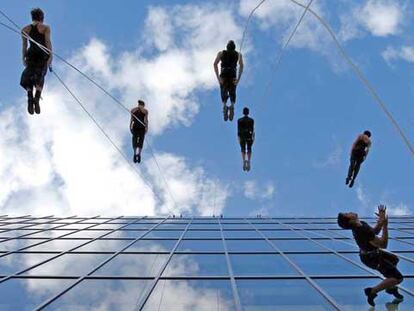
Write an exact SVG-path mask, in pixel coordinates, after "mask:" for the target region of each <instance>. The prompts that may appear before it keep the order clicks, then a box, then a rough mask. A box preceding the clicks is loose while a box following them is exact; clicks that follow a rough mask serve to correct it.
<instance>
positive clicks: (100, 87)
mask: <svg viewBox="0 0 414 311" xmlns="http://www.w3.org/2000/svg"><path fill="white" fill-rule="evenodd" d="M0 14H1V15H2V16H4V17H5V18H6V19H7V20H8V21H9V22H10V23H12V24H13V25H14V26H15V27H16V29H18V30H19V31H16V30H15V29H13V28H11V27H10V26H8V25H6V24H4V23H1V22H0V25H2V26H4V27H6V28H7V29H9V30H11V31H14V32H16V33H18V34H19V35H23V36H24V37H25V38H26V39H28V40H29V41H30V42H33V43H34V44H36V45H37V46H38V47H39V48H41V49H42V50H43V51H44V52H45V53H47V54H48V55H49V54H53V55H54V56H56V57H57V58H58V59H59V60H61V61H62V62H63V63H65V64H66V65H68V66H69V67H71V68H72V69H74V70H75V71H77V72H78V73H79V74H81V75H82V76H83V77H84V78H86V79H87V80H88V81H90V82H91V83H92V84H94V85H95V86H96V87H98V88H99V89H100V90H101V91H102V92H104V93H105V94H106V95H107V96H109V97H110V98H111V99H112V100H113V101H114V102H115V103H117V104H118V105H119V106H120V107H122V108H123V109H124V110H125V111H127V112H128V114H129V115H130V116H131V117H133V118H134V119H135V120H136V121H138V122H139V123H141V124H142V125H143V126H145V124H144V123H143V122H142V121H141V120H139V119H138V118H137V117H136V116H135V115H134V114H132V113H131V111H130V110H129V109H128V108H127V107H126V106H125V105H124V104H123V103H122V102H121V101H119V100H118V99H117V98H116V97H115V96H113V95H112V94H111V93H109V92H108V91H107V90H106V89H105V88H103V87H102V86H101V85H100V84H99V83H97V82H96V81H95V80H93V79H92V78H90V77H89V76H88V75H87V74H85V73H84V72H82V71H81V70H80V69H78V68H77V67H76V66H74V65H73V64H71V63H70V62H68V61H67V60H66V59H64V58H63V57H62V56H60V55H59V54H57V53H55V52H53V51H51V50H49V49H48V48H47V47H45V46H44V45H42V44H40V43H38V42H36V41H35V40H33V39H32V38H31V37H30V36H29V35H28V34H26V33H21V32H20V27H19V25H17V24H16V23H15V22H14V21H13V20H12V19H11V18H10V17H8V16H7V14H5V13H4V12H3V11H2V10H0ZM147 145H148V148H149V151H150V153H151V155H152V158H153V160H154V162H155V164H156V166H157V168H158V170H159V173H160V175H161V177H162V179H163V181H164V183H165V185H166V189H167V192H168V194H169V196H170V197H171V198H172V200H173V202H174V205H175V206H176V207H177V202H176V200H175V197H174V196H173V194H172V192H171V189H170V187H169V184H168V182H167V180H166V179H165V176H164V175H163V173H162V170H161V167H160V165H159V163H158V161H157V157H156V156H155V153H154V151H153V149H152V147H151V143H150V140H149V139H148V138H147Z"/></svg>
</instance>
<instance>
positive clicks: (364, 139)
mask: <svg viewBox="0 0 414 311" xmlns="http://www.w3.org/2000/svg"><path fill="white" fill-rule="evenodd" d="M370 137H371V132H370V131H365V132H364V133H362V134H360V135H358V137H357V139H356V140H355V142H354V144H353V145H352V148H351V158H350V164H349V169H348V176H347V177H346V181H345V183H346V184H347V185H349V188H352V186H353V185H354V182H355V178H356V177H357V175H358V172H359V169H360V168H361V164H362V162H364V161H365V159H366V157H367V155H368V152H369V148H371V139H370Z"/></svg>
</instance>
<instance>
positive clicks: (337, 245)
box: [318, 240, 359, 252]
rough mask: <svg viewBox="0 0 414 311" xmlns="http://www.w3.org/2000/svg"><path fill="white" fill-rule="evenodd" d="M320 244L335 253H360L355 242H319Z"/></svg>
mask: <svg viewBox="0 0 414 311" xmlns="http://www.w3.org/2000/svg"><path fill="white" fill-rule="evenodd" d="M318 242H319V243H321V244H323V245H325V246H326V247H329V248H331V249H333V250H335V251H354V252H355V251H359V248H358V246H357V245H356V244H355V242H353V241H350V240H318ZM344 242H346V243H344Z"/></svg>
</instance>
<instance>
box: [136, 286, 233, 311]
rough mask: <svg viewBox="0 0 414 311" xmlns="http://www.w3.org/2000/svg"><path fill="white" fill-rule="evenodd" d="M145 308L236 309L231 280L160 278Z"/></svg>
mask: <svg viewBox="0 0 414 311" xmlns="http://www.w3.org/2000/svg"><path fill="white" fill-rule="evenodd" d="M178 297H179V299H177V298H178ZM172 306H173V307H172ZM143 310H145V311H150V310H151V311H152V310H160V311H171V310H197V311H211V310H220V311H233V310H236V309H235V306H234V302H233V295H232V291H231V285H230V281H227V280H213V281H210V280H191V281H171V280H160V281H159V282H158V284H157V286H156V287H155V289H154V292H153V293H152V295H151V296H150V297H149V300H148V301H147V303H146V304H145V306H144V309H143Z"/></svg>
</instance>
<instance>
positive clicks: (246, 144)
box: [240, 136, 253, 153]
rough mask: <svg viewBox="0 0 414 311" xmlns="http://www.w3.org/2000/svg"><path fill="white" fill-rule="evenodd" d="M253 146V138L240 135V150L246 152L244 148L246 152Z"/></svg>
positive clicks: (250, 150)
mask: <svg viewBox="0 0 414 311" xmlns="http://www.w3.org/2000/svg"><path fill="white" fill-rule="evenodd" d="M252 146H253V138H252V137H245V136H244V137H243V136H241V137H240V148H241V152H243V153H246V149H247V151H248V152H252Z"/></svg>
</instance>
